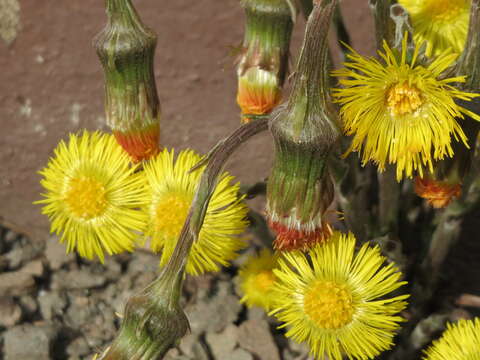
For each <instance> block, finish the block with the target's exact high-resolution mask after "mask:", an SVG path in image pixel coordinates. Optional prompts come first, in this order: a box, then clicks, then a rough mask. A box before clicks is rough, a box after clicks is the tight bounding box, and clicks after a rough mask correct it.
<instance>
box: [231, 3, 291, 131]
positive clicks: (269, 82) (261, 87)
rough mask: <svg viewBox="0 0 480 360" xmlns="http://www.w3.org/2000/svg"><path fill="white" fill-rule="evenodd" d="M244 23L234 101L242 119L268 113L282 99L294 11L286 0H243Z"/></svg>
mask: <svg viewBox="0 0 480 360" xmlns="http://www.w3.org/2000/svg"><path fill="white" fill-rule="evenodd" d="M242 5H243V7H244V9H245V16H246V24H245V38H244V41H243V45H242V55H241V57H240V60H239V64H238V68H237V75H238V93H237V102H238V105H239V106H240V108H241V110H242V114H243V116H242V121H243V122H248V121H249V116H248V115H263V114H268V113H269V112H270V111H271V110H272V109H273V108H274V107H275V106H276V105H277V104H278V103H279V102H280V99H281V92H282V86H283V82H284V80H285V75H286V72H287V65H288V51H289V46H290V37H291V33H292V28H293V19H294V14H292V9H291V8H290V6H289V3H288V2H287V1H286V0H244V1H243V2H242Z"/></svg>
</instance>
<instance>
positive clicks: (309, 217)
mask: <svg viewBox="0 0 480 360" xmlns="http://www.w3.org/2000/svg"><path fill="white" fill-rule="evenodd" d="M325 3H328V1H323V2H322V4H316V5H315V8H314V10H313V12H312V14H311V15H310V18H309V20H308V24H307V30H306V35H305V40H304V44H303V47H302V52H301V55H300V59H299V60H298V65H297V71H296V72H295V78H294V85H293V90H292V93H291V95H290V98H289V100H288V101H287V103H286V104H284V105H281V106H280V107H279V108H278V109H277V110H275V111H274V113H273V114H272V117H271V121H270V130H271V133H272V135H273V138H274V144H275V160H274V165H273V169H272V173H271V175H270V176H269V180H268V184H267V215H268V218H269V223H270V226H271V228H272V229H273V230H275V231H276V233H277V238H276V240H275V244H274V245H275V247H276V248H277V249H279V250H294V249H306V248H309V247H311V246H312V245H314V244H315V243H318V242H322V241H324V240H326V239H327V238H328V237H329V236H330V235H331V233H332V229H331V227H330V226H329V225H328V223H327V222H326V221H325V212H326V210H327V208H328V207H329V206H330V204H331V203H332V201H333V197H334V187H333V183H332V180H331V178H330V174H329V171H328V166H327V158H328V156H329V154H330V152H331V150H332V148H333V147H334V146H335V144H336V143H337V140H338V138H339V136H340V131H339V129H338V126H337V116H336V112H335V109H334V107H333V105H332V103H331V99H330V95H329V90H328V89H329V81H328V78H327V77H326V76H328V73H329V71H328V61H327V56H328V47H327V46H328V45H327V33H328V28H329V25H330V22H331V18H332V14H333V10H334V8H335V5H336V1H331V2H329V3H328V4H325ZM326 74H327V75H326Z"/></svg>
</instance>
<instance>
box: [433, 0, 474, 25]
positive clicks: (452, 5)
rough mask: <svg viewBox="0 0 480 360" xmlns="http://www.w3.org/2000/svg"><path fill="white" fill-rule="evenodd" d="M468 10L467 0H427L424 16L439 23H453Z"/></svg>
mask: <svg viewBox="0 0 480 360" xmlns="http://www.w3.org/2000/svg"><path fill="white" fill-rule="evenodd" d="M467 8H468V1H466V0H426V1H425V8H424V14H425V15H427V16H428V17H430V18H431V19H434V20H437V21H445V22H448V21H452V20H454V19H455V18H457V17H458V16H459V15H460V13H461V12H463V11H465V9H467Z"/></svg>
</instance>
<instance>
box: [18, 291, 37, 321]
mask: <svg viewBox="0 0 480 360" xmlns="http://www.w3.org/2000/svg"><path fill="white" fill-rule="evenodd" d="M20 305H21V306H22V308H23V309H24V310H25V312H26V313H27V314H28V315H29V316H32V315H33V314H35V313H36V312H37V310H38V304H37V301H36V300H35V298H34V297H33V296H31V295H24V296H22V297H21V298H20Z"/></svg>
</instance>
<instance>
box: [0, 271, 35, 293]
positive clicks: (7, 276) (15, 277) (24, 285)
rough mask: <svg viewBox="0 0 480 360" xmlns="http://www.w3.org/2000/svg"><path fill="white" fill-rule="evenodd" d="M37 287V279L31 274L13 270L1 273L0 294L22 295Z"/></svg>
mask: <svg viewBox="0 0 480 360" xmlns="http://www.w3.org/2000/svg"><path fill="white" fill-rule="evenodd" d="M34 289H35V280H34V279H33V276H32V275H30V274H26V273H23V272H21V271H11V272H6V273H3V274H0V294H2V295H3V296H20V295H24V294H28V293H30V292H32V291H33V290H34Z"/></svg>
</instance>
